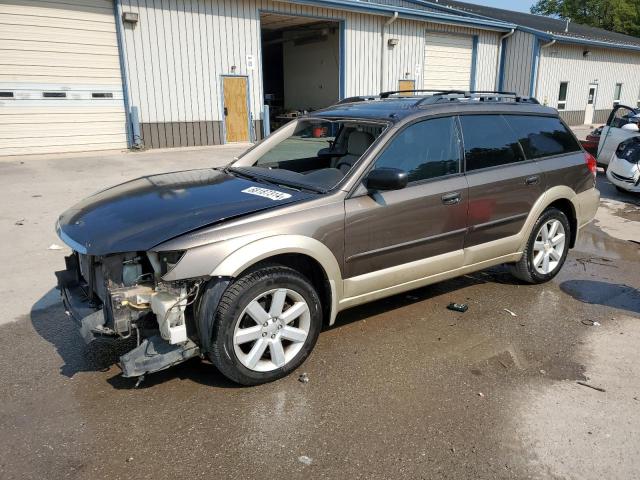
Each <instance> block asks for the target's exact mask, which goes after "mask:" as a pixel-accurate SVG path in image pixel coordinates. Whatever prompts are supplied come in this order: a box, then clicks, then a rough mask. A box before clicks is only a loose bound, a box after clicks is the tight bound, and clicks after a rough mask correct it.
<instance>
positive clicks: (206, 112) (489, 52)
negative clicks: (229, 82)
mask: <svg viewBox="0 0 640 480" xmlns="http://www.w3.org/2000/svg"><path fill="white" fill-rule="evenodd" d="M123 10H124V11H133V12H138V13H139V15H140V22H139V23H138V24H137V25H136V26H135V27H131V26H126V25H125V31H124V35H125V50H126V59H127V61H126V63H127V69H128V72H129V81H130V85H131V98H132V101H131V103H132V105H137V106H138V107H139V108H140V117H141V118H140V120H141V122H142V123H153V124H156V123H174V122H175V123H179V122H189V123H192V122H211V121H219V120H221V119H222V116H221V100H220V98H221V83H220V75H222V74H230V73H232V72H233V73H235V74H238V75H246V76H248V78H249V88H250V99H251V101H250V103H251V114H252V118H253V119H254V120H259V119H261V116H262V115H261V112H262V96H263V94H262V71H261V68H260V61H261V54H260V11H261V10H262V11H270V12H278V13H283V14H291V15H305V16H313V17H318V18H325V19H334V20H335V21H344V27H345V28H344V35H345V39H344V46H345V52H344V54H345V91H344V95H345V96H353V95H368V94H376V93H378V92H379V91H380V71H381V29H382V24H383V23H384V21H385V20H387V17H381V16H376V15H368V14H361V13H353V12H345V11H341V10H331V9H326V8H313V7H307V6H302V5H296V4H294V3H287V2H277V1H270V0H238V1H232V0H211V1H206V0H123ZM427 30H430V31H445V32H447V31H448V32H457V33H466V34H468V35H478V37H479V42H478V62H477V87H478V88H482V89H489V88H493V84H494V82H495V78H496V77H495V68H496V61H497V45H498V38H499V34H498V33H494V32H488V31H482V30H474V29H468V28H464V27H454V26H448V25H439V24H431V23H427V22H419V21H410V20H403V19H399V20H397V21H396V22H394V23H393V24H392V25H391V26H390V28H389V29H388V34H387V38H398V39H399V40H400V43H399V45H398V46H396V47H395V48H394V49H386V53H387V55H388V63H387V78H386V82H385V86H384V89H386V88H397V84H398V80H400V79H402V78H406V77H409V78H412V79H415V80H416V81H417V82H416V84H417V85H420V84H421V81H422V79H421V78H420V77H421V75H422V65H423V56H424V41H425V33H426V31H427ZM247 55H252V56H253V57H254V61H255V68H254V69H252V70H248V69H247V61H246V58H247ZM232 67H235V69H233V70H232Z"/></svg>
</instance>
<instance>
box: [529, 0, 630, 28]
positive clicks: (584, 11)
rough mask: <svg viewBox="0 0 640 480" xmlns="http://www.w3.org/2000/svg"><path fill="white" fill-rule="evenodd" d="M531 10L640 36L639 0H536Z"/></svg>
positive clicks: (538, 13) (539, 13)
mask: <svg viewBox="0 0 640 480" xmlns="http://www.w3.org/2000/svg"><path fill="white" fill-rule="evenodd" d="M531 13H535V14H537V15H546V16H553V17H559V18H562V19H567V18H570V19H571V21H572V22H576V23H581V24H583V25H591V26H592V27H600V28H604V29H606V30H610V31H613V32H619V33H625V34H627V35H633V36H635V37H640V0H537V2H536V3H535V5H533V6H532V7H531Z"/></svg>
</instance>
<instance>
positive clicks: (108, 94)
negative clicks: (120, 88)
mask: <svg viewBox="0 0 640 480" xmlns="http://www.w3.org/2000/svg"><path fill="white" fill-rule="evenodd" d="M91 98H113V93H111V92H96V93H92V94H91Z"/></svg>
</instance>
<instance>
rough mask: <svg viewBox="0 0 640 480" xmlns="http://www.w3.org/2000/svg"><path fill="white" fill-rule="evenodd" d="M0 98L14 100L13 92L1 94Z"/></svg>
mask: <svg viewBox="0 0 640 480" xmlns="http://www.w3.org/2000/svg"><path fill="white" fill-rule="evenodd" d="M0 98H13V92H0Z"/></svg>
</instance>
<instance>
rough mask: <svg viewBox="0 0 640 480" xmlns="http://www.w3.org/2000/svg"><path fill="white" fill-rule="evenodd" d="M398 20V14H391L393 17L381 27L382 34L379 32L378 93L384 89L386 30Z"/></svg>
mask: <svg viewBox="0 0 640 480" xmlns="http://www.w3.org/2000/svg"><path fill="white" fill-rule="evenodd" d="M397 19H398V12H393V16H392V17H391V18H389V19H388V20H387V21H386V22H384V25H382V32H380V39H381V40H382V44H381V45H380V58H381V61H380V92H384V91H385V90H386V89H385V85H386V83H385V76H386V75H387V51H386V49H387V28H388V27H389V25H391V24H392V23H393V22H395V21H396V20H397Z"/></svg>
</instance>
